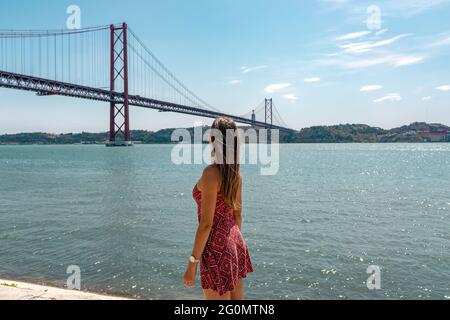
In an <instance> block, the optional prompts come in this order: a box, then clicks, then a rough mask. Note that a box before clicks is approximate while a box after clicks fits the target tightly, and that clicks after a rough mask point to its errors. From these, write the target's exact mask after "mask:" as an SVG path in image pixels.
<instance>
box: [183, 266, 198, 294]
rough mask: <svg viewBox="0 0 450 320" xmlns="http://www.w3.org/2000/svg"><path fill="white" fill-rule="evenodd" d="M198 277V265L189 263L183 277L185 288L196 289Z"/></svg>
mask: <svg viewBox="0 0 450 320" xmlns="http://www.w3.org/2000/svg"><path fill="white" fill-rule="evenodd" d="M196 277H197V264H196V263H195V264H194V263H189V264H188V266H187V269H186V272H185V273H184V277H183V284H184V286H185V287H186V288H194V287H195V278H196Z"/></svg>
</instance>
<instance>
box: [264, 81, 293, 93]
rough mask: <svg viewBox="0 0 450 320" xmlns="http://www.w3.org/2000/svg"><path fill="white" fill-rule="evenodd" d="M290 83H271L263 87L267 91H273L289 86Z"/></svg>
mask: <svg viewBox="0 0 450 320" xmlns="http://www.w3.org/2000/svg"><path fill="white" fill-rule="evenodd" d="M290 86H291V84H290V83H273V84H270V85H268V86H267V87H265V88H264V91H265V92H267V93H273V92H275V91H278V90H281V89H285V88H288V87H290Z"/></svg>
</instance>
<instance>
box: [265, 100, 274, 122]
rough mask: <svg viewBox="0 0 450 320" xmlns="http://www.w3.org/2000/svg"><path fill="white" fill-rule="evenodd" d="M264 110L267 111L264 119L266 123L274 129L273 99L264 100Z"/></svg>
mask: <svg viewBox="0 0 450 320" xmlns="http://www.w3.org/2000/svg"><path fill="white" fill-rule="evenodd" d="M264 110H265V117H264V123H265V124H266V125H267V126H268V127H269V128H272V125H273V117H272V115H273V112H272V111H273V101H272V98H270V99H267V98H266V99H264Z"/></svg>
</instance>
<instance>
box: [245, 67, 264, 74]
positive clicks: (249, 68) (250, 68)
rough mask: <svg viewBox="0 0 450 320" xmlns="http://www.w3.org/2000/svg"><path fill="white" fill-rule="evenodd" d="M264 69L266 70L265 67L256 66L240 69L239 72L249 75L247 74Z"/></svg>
mask: <svg viewBox="0 0 450 320" xmlns="http://www.w3.org/2000/svg"><path fill="white" fill-rule="evenodd" d="M265 68H267V66H266V65H262V66H256V67H241V72H242V73H249V72H253V71H256V70H261V69H265Z"/></svg>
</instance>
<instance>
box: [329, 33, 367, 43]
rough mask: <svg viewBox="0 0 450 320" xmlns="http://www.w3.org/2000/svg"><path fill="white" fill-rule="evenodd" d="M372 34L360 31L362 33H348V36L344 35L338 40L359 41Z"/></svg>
mask: <svg viewBox="0 0 450 320" xmlns="http://www.w3.org/2000/svg"><path fill="white" fill-rule="evenodd" d="M370 33H371V32H370V31H360V32H352V33H347V34H344V35H342V36H339V37H337V38H336V40H338V41H342V40H351V39H357V38H361V37H364V36H366V35H368V34H370Z"/></svg>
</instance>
